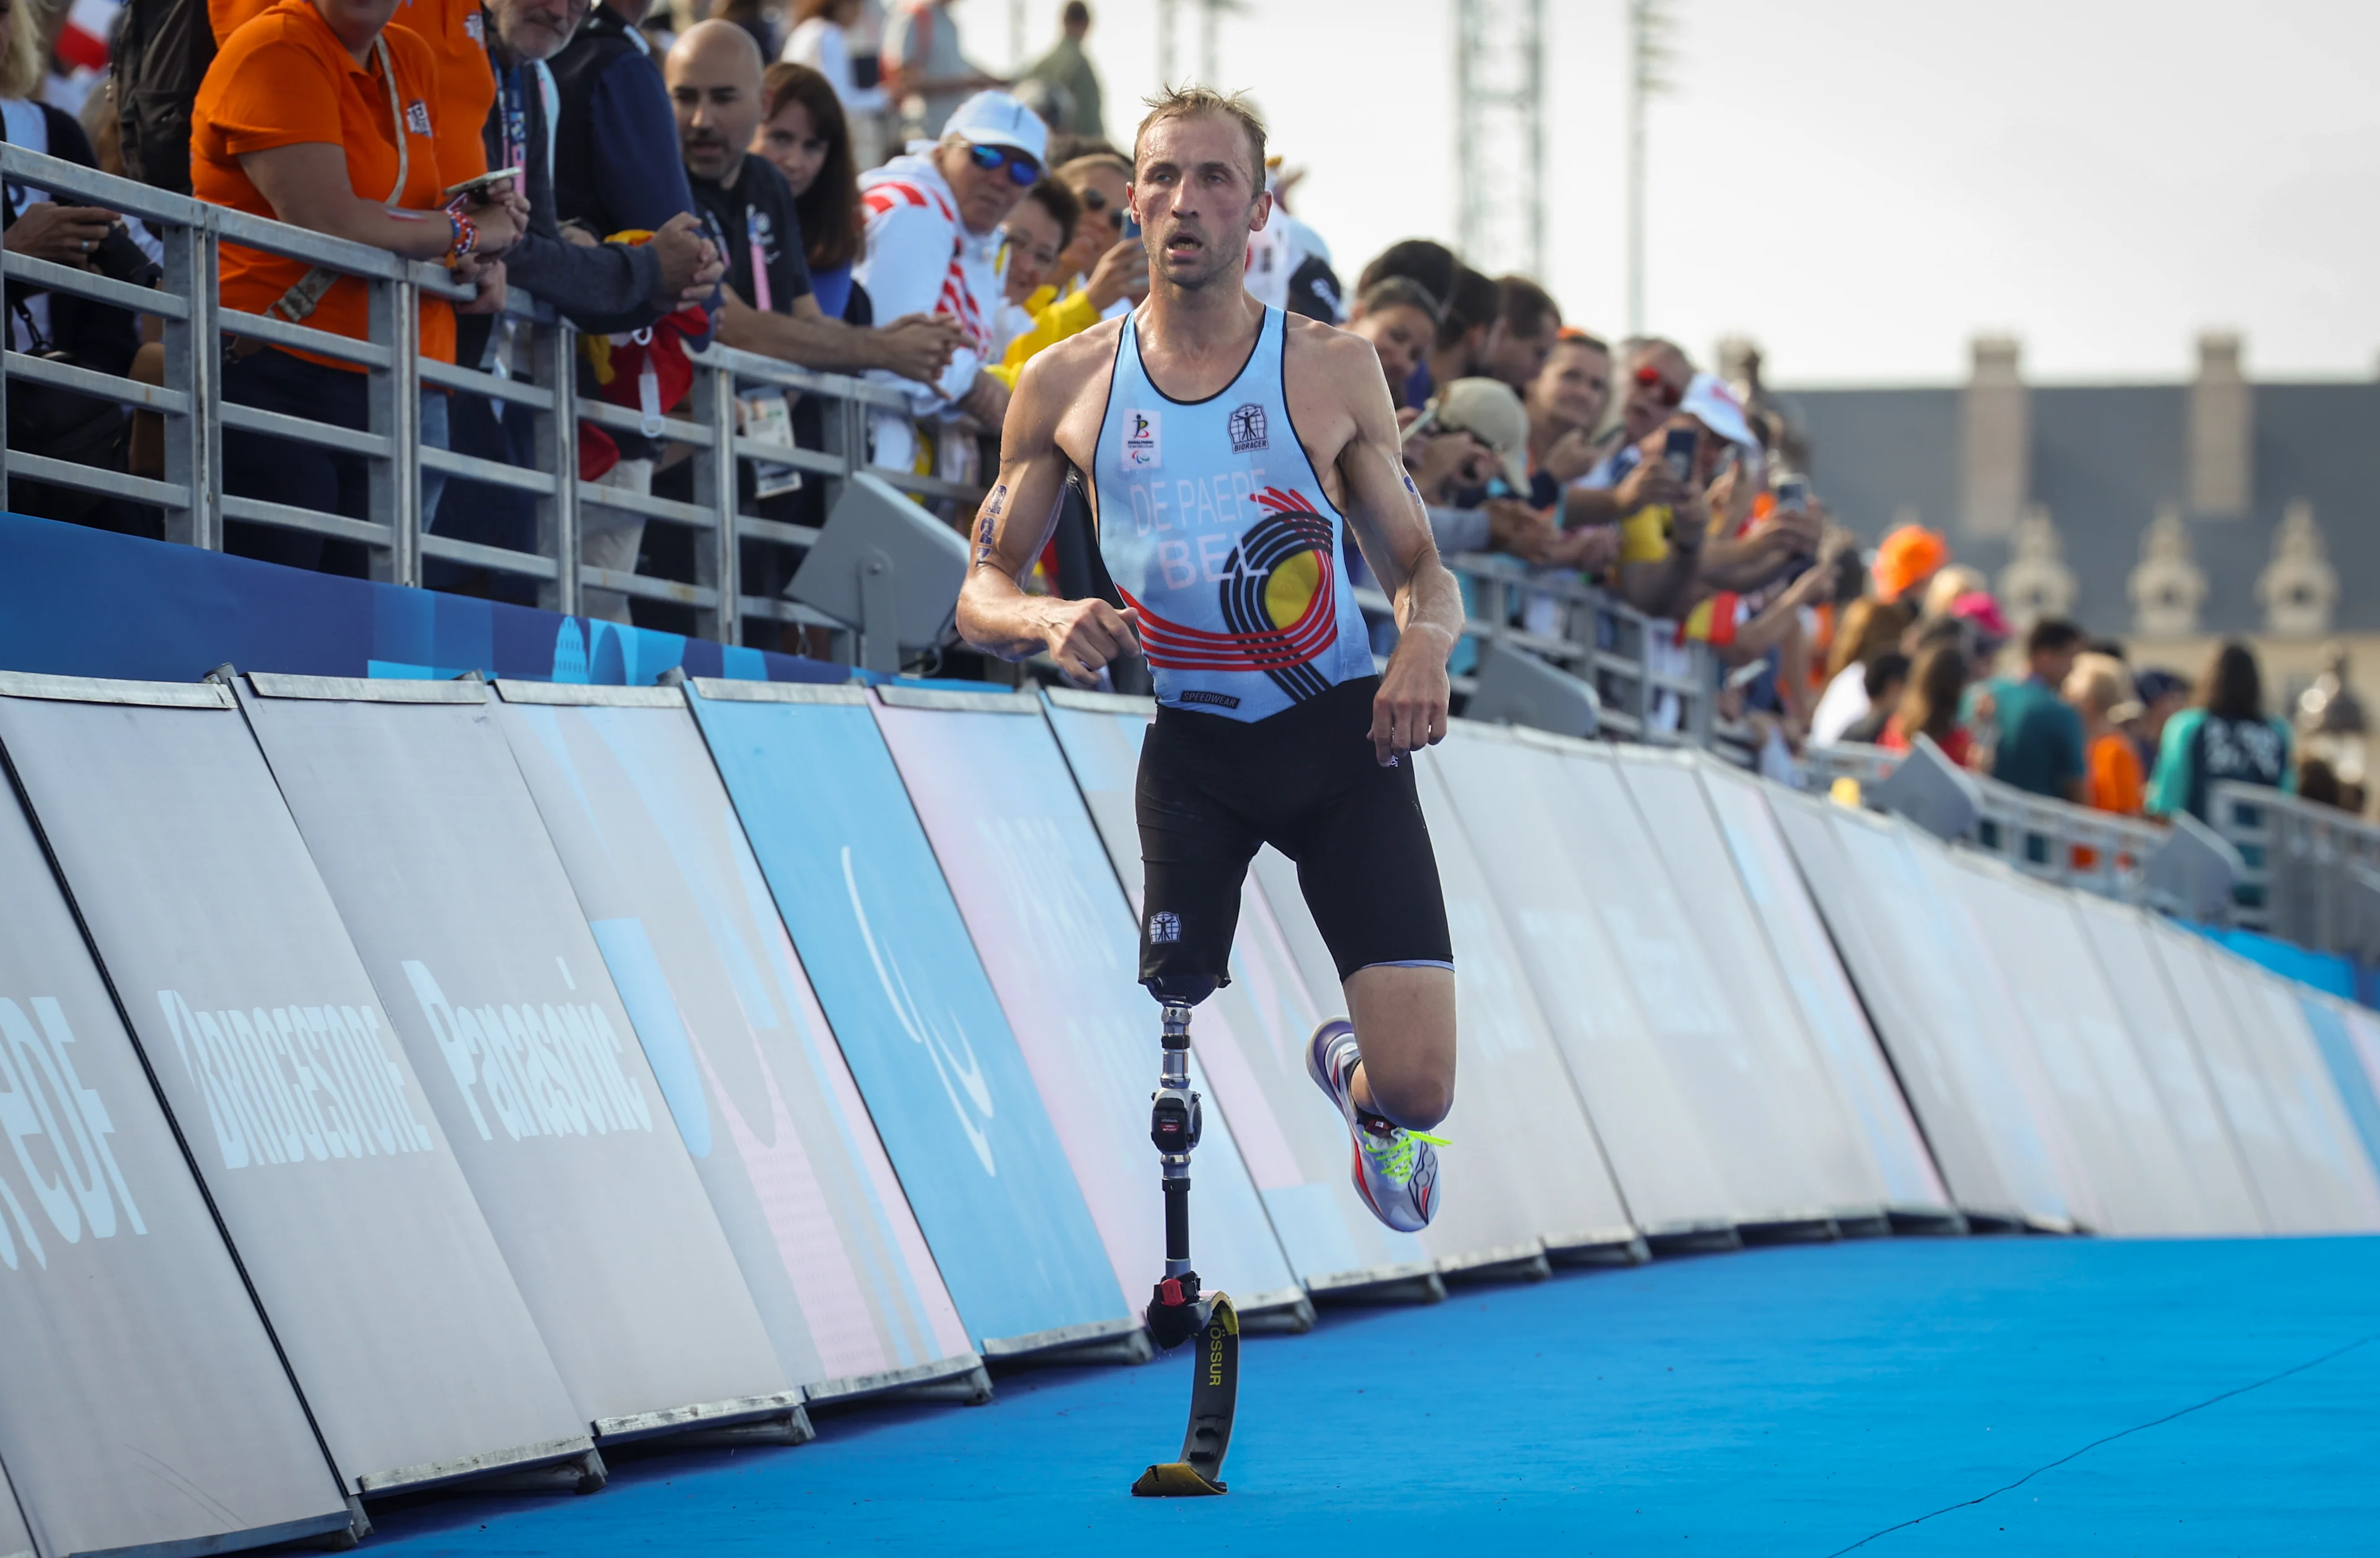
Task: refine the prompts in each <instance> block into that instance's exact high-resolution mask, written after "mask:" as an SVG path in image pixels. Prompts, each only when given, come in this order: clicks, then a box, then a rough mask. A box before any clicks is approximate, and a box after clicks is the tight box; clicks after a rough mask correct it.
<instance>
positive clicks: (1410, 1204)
mask: <svg viewBox="0 0 2380 1558" xmlns="http://www.w3.org/2000/svg"><path fill="white" fill-rule="evenodd" d="M1363 1058H1364V1055H1363V1052H1362V1051H1361V1050H1359V1049H1358V1048H1356V1045H1355V1029H1354V1024H1352V1023H1350V1022H1348V1021H1347V1020H1346V1019H1345V1018H1344V1017H1333V1018H1331V1019H1330V1021H1329V1022H1326V1023H1324V1024H1323V1025H1322V1026H1321V1027H1319V1028H1318V1029H1315V1030H1314V1037H1313V1038H1312V1039H1311V1040H1309V1041H1307V1042H1306V1046H1305V1074H1306V1075H1307V1076H1309V1077H1313V1078H1314V1085H1315V1086H1316V1087H1318V1088H1320V1089H1322V1090H1323V1091H1324V1092H1326V1093H1328V1094H1330V1102H1333V1103H1335V1104H1337V1105H1338V1106H1339V1114H1340V1116H1341V1118H1342V1119H1344V1120H1345V1121H1346V1122H1347V1132H1348V1135H1350V1136H1351V1137H1353V1138H1354V1149H1355V1150H1354V1164H1353V1166H1352V1168H1351V1169H1350V1171H1349V1177H1351V1178H1352V1179H1354V1182H1355V1194H1357V1195H1359V1196H1361V1197H1363V1198H1364V1204H1365V1205H1366V1206H1368V1207H1370V1208H1371V1209H1372V1215H1373V1216H1375V1217H1377V1218H1378V1219H1379V1220H1380V1221H1381V1222H1383V1223H1387V1224H1388V1225H1389V1226H1390V1227H1391V1228H1394V1229H1396V1230H1397V1231H1398V1232H1399V1233H1401V1234H1417V1233H1419V1232H1420V1231H1421V1230H1422V1229H1424V1228H1427V1227H1428V1226H1429V1220H1430V1216H1431V1214H1432V1213H1434V1212H1436V1211H1438V1150H1439V1148H1440V1147H1443V1146H1445V1145H1446V1142H1445V1140H1444V1139H1443V1138H1439V1137H1435V1136H1427V1135H1425V1134H1423V1133H1422V1132H1420V1131H1409V1130H1407V1129H1405V1128H1404V1127H1403V1126H1398V1125H1392V1124H1390V1122H1389V1121H1387V1120H1385V1119H1382V1118H1381V1117H1380V1116H1379V1115H1378V1114H1370V1113H1368V1112H1367V1111H1365V1110H1361V1109H1358V1108H1356V1107H1355V1100H1354V1081H1353V1079H1354V1075H1355V1063H1356V1062H1357V1061H1360V1060H1362V1059H1363Z"/></svg>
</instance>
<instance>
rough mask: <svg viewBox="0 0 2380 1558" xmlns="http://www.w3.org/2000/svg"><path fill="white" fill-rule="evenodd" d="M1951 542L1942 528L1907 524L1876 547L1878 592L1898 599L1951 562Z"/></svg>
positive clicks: (1890, 598) (1891, 599) (1893, 599)
mask: <svg viewBox="0 0 2380 1558" xmlns="http://www.w3.org/2000/svg"><path fill="white" fill-rule="evenodd" d="M1949 561H1950V543H1949V542H1947V541H1945V540H1943V539H1942V535H1941V532H1940V531H1938V530H1929V529H1926V528H1925V526H1923V525H1903V526H1901V527H1900V529H1897V530H1895V531H1893V532H1892V533H1891V534H1890V535H1888V536H1887V537H1885V538H1884V543H1883V544H1882V545H1880V546H1878V547H1877V548H1876V567H1875V570H1874V571H1875V574H1876V593H1877V594H1879V595H1881V596H1883V597H1884V598H1885V599H1886V600H1888V601H1898V600H1900V598H1901V597H1902V596H1903V595H1905V594H1907V593H1908V592H1909V591H1910V590H1913V589H1915V588H1916V587H1917V586H1919V585H1921V584H1923V583H1925V581H1926V580H1927V579H1929V578H1933V577H1934V576H1935V575H1936V574H1937V573H1939V572H1941V571H1942V569H1943V568H1944V567H1946V566H1949Z"/></svg>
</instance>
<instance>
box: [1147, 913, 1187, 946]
mask: <svg viewBox="0 0 2380 1558" xmlns="http://www.w3.org/2000/svg"><path fill="white" fill-rule="evenodd" d="M1181 939H1182V917H1181V916H1180V915H1178V914H1176V913H1174V912H1173V911H1172V909H1159V910H1158V911H1157V912H1156V913H1155V914H1152V915H1150V916H1149V917H1148V940H1149V943H1150V944H1151V945H1159V946H1161V945H1163V944H1165V943H1169V942H1178V941H1180V940H1181Z"/></svg>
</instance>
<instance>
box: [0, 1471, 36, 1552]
mask: <svg viewBox="0 0 2380 1558" xmlns="http://www.w3.org/2000/svg"><path fill="white" fill-rule="evenodd" d="M0 1558H33V1534H32V1533H31V1532H30V1531H28V1530H27V1529H25V1517H24V1516H23V1515H20V1514H18V1511H17V1500H16V1496H15V1493H14V1491H13V1490H11V1489H10V1488H9V1486H8V1473H7V1472H6V1469H0Z"/></svg>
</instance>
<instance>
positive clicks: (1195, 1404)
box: [1132, 1293, 1240, 1499]
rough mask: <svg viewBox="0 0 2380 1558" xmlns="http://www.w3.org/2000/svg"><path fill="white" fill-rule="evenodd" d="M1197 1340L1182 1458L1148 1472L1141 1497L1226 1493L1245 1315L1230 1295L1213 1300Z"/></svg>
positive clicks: (1137, 1487)
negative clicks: (1225, 1474)
mask: <svg viewBox="0 0 2380 1558" xmlns="http://www.w3.org/2000/svg"><path fill="white" fill-rule="evenodd" d="M1195 1340H1196V1344H1197V1345H1196V1346H1194V1347H1193V1348H1192V1349H1191V1352H1190V1366H1191V1369H1193V1373H1192V1374H1191V1376H1190V1429H1189V1431H1188V1432H1187V1433H1185V1434H1184V1435H1183V1436H1182V1458H1181V1459H1180V1460H1178V1461H1168V1462H1166V1463H1164V1464H1163V1465H1161V1466H1153V1467H1149V1468H1148V1469H1147V1471H1144V1472H1142V1473H1141V1474H1140V1479H1139V1480H1138V1481H1136V1482H1135V1483H1134V1484H1133V1485H1132V1492H1133V1497H1135V1498H1140V1499H1177V1498H1199V1497H1203V1496H1205V1495H1207V1494H1209V1493H1220V1492H1222V1491H1224V1489H1225V1484H1224V1483H1223V1481H1222V1480H1221V1478H1222V1472H1223V1455H1224V1452H1225V1451H1227V1450H1229V1449H1230V1448H1231V1447H1232V1414H1233V1410H1234V1409H1235V1408H1236V1407H1237V1406H1238V1405H1239V1399H1240V1316H1239V1311H1238V1310H1236V1309H1234V1308H1232V1300H1231V1298H1230V1296H1228V1295H1226V1294H1221V1293H1218V1294H1216V1295H1215V1296H1213V1297H1212V1298H1211V1299H1210V1300H1208V1307H1207V1323H1206V1326H1205V1328H1204V1329H1203V1330H1202V1331H1201V1332H1200V1333H1198V1335H1197V1336H1196V1338H1195Z"/></svg>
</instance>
